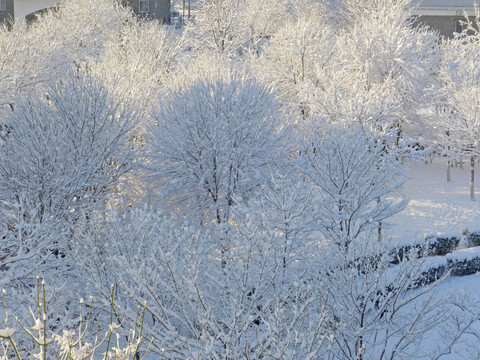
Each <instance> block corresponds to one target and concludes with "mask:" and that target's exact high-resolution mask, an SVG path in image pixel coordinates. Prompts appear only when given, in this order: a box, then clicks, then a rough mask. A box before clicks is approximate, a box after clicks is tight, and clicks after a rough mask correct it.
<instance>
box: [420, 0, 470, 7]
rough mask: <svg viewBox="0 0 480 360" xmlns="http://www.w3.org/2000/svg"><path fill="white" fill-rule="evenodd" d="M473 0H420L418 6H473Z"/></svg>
mask: <svg viewBox="0 0 480 360" xmlns="http://www.w3.org/2000/svg"><path fill="white" fill-rule="evenodd" d="M473 3H474V0H422V1H421V3H420V7H440V8H473Z"/></svg>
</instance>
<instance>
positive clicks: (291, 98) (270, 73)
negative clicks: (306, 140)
mask: <svg viewBox="0 0 480 360" xmlns="http://www.w3.org/2000/svg"><path fill="white" fill-rule="evenodd" d="M302 5H304V7H303V6H302ZM288 15H289V17H287V18H286V19H285V24H284V25H283V26H281V27H279V28H278V30H277V31H276V32H275V33H273V34H271V37H270V40H269V42H268V45H266V46H265V47H264V49H263V51H262V52H261V55H260V57H259V59H258V60H257V61H255V62H254V67H255V68H256V70H257V76H258V77H259V78H260V79H263V81H264V83H265V84H266V85H267V86H270V87H271V88H272V89H273V90H274V92H275V94H276V96H277V98H278V99H279V101H280V103H281V104H282V105H284V106H286V107H287V108H288V109H290V110H293V111H294V114H295V115H296V117H299V118H303V119H305V118H306V117H308V116H309V115H310V113H311V111H310V110H311V109H310V104H309V103H308V102H307V99H305V97H302V94H304V93H308V92H310V91H312V89H313V88H315V87H316V86H321V84H319V82H321V80H319V79H318V78H317V74H316V71H315V69H316V68H317V67H320V68H322V69H325V71H326V70H327V69H329V68H330V67H331V62H332V61H334V53H335V46H334V43H335V31H334V28H333V26H332V25H331V24H330V23H329V22H328V21H327V17H326V12H325V8H324V7H323V6H321V5H320V4H315V3H313V4H312V3H309V2H307V1H305V2H297V6H295V7H294V8H293V12H292V13H291V14H288Z"/></svg>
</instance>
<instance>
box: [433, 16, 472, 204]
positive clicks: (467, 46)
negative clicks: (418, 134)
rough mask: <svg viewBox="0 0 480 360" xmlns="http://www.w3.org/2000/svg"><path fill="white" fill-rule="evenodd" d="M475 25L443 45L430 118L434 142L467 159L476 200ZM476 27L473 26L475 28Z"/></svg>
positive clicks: (449, 153)
mask: <svg viewBox="0 0 480 360" xmlns="http://www.w3.org/2000/svg"><path fill="white" fill-rule="evenodd" d="M476 11H477V18H476V21H475V22H472V23H470V25H469V26H467V27H466V29H465V31H464V32H463V33H461V34H458V35H457V36H455V38H454V39H451V40H446V41H444V42H443V43H442V46H441V50H442V66H441V67H440V69H439V71H438V79H439V81H440V84H441V85H440V86H441V87H440V89H438V90H437V92H436V93H435V99H436V102H435V105H436V106H435V110H436V111H435V112H434V114H433V116H432V117H431V125H430V126H431V128H432V129H433V130H432V131H433V136H434V140H436V141H437V145H439V146H441V148H442V151H443V152H444V153H445V154H446V155H447V156H449V157H450V158H457V159H458V158H459V157H466V158H470V174H471V175H470V198H471V199H472V200H475V181H474V180H475V161H476V160H478V159H479V158H480V117H479V109H480V100H479V99H480V98H479V96H480V70H479V65H480V61H479V58H478V54H479V53H480V33H479V32H478V30H477V27H476V26H478V23H479V20H478V19H480V13H479V11H478V9H477V10H476ZM475 24H476V25H475Z"/></svg>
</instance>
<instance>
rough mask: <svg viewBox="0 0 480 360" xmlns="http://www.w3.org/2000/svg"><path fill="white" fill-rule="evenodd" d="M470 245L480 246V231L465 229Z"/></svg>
mask: <svg viewBox="0 0 480 360" xmlns="http://www.w3.org/2000/svg"><path fill="white" fill-rule="evenodd" d="M464 235H465V237H466V239H467V244H468V246H472V247H475V246H480V231H468V230H467V231H465V232H464Z"/></svg>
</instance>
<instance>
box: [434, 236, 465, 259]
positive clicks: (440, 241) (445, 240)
mask: <svg viewBox="0 0 480 360" xmlns="http://www.w3.org/2000/svg"><path fill="white" fill-rule="evenodd" d="M426 240H427V242H428V245H429V251H430V253H431V254H432V255H446V254H449V253H451V252H452V251H454V250H455V249H456V248H457V246H458V244H459V243H460V238H459V237H457V236H450V237H449V236H432V237H427V239H426Z"/></svg>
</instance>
